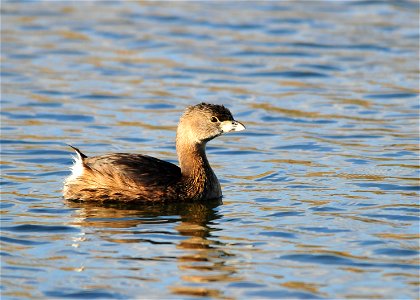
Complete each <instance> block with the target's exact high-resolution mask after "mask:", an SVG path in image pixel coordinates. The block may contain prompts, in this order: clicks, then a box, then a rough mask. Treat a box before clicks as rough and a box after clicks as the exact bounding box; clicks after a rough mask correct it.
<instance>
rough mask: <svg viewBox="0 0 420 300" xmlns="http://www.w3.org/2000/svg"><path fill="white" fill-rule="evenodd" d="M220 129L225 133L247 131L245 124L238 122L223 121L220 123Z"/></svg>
mask: <svg viewBox="0 0 420 300" xmlns="http://www.w3.org/2000/svg"><path fill="white" fill-rule="evenodd" d="M220 128H221V129H222V131H223V133H226V132H231V131H242V130H244V129H245V126H244V124H242V123H241V122H238V121H235V120H233V121H223V122H222V123H220Z"/></svg>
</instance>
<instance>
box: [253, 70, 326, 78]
mask: <svg viewBox="0 0 420 300" xmlns="http://www.w3.org/2000/svg"><path fill="white" fill-rule="evenodd" d="M245 76H248V77H288V78H323V77H328V75H327V74H323V73H318V72H309V71H267V72H252V73H247V74H245Z"/></svg>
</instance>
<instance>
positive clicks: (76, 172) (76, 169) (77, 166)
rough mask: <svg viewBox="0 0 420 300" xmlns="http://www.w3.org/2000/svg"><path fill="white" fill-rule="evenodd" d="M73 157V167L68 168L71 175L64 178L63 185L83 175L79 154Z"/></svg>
mask: <svg viewBox="0 0 420 300" xmlns="http://www.w3.org/2000/svg"><path fill="white" fill-rule="evenodd" d="M72 157H73V165H72V166H71V167H70V170H71V174H70V176H69V177H67V178H66V180H65V183H69V182H71V181H73V180H76V179H77V178H78V177H80V176H82V174H83V161H82V158H81V157H80V155H79V153H77V157H76V156H72Z"/></svg>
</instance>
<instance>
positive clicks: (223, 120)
mask: <svg viewBox="0 0 420 300" xmlns="http://www.w3.org/2000/svg"><path fill="white" fill-rule="evenodd" d="M244 129H245V126H244V124H242V123H241V122H238V121H236V120H235V119H234V118H233V116H232V113H231V112H230V111H229V109H227V108H226V107H225V106H224V105H218V104H208V103H204V102H202V103H200V104H196V105H192V106H188V107H187V108H186V109H185V111H184V113H183V114H182V116H181V117H180V119H179V123H178V127H177V131H176V152H177V156H178V161H179V166H177V165H175V164H172V163H170V162H167V161H164V160H161V159H158V158H155V157H152V156H148V155H142V154H137V153H110V154H105V155H100V156H93V157H88V156H87V155H85V154H83V153H82V152H81V151H80V150H79V149H78V148H76V147H74V146H70V145H69V146H70V147H72V148H73V149H74V151H75V152H76V157H74V164H73V165H72V166H71V168H70V169H71V174H70V176H68V177H67V178H66V179H65V181H64V187H63V197H64V199H66V200H77V201H100V202H123V203H136V202H139V203H142V202H147V203H154V202H194V201H209V200H216V199H221V198H222V190H221V187H220V183H219V180H218V179H217V177H216V174H215V173H214V171H213V170H212V168H211V166H210V163H209V162H208V160H207V156H206V144H207V142H209V141H211V140H212V139H214V138H216V137H218V136H220V135H222V134H225V133H228V132H234V131H242V130H244Z"/></svg>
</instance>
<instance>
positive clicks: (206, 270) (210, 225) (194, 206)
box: [67, 200, 237, 297]
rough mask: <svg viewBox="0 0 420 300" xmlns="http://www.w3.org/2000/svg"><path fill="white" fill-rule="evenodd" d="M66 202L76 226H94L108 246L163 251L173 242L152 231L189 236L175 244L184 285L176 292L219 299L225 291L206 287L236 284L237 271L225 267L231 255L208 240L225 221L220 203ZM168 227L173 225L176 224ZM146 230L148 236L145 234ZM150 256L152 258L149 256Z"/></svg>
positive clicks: (177, 286)
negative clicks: (134, 245) (145, 245)
mask: <svg viewBox="0 0 420 300" xmlns="http://www.w3.org/2000/svg"><path fill="white" fill-rule="evenodd" d="M67 203H68V205H69V206H71V207H73V208H76V210H75V212H76V214H75V215H74V224H75V225H78V226H81V227H88V228H90V230H92V228H93V229H94V232H95V233H97V234H98V235H100V237H101V238H102V239H105V240H107V241H109V242H115V243H142V242H148V243H150V244H153V245H155V246H153V247H159V244H173V243H174V242H173V239H168V240H166V241H165V240H162V239H158V240H156V239H154V238H153V234H154V233H157V234H159V236H162V232H163V233H165V230H167V229H168V227H169V228H173V229H175V230H176V231H177V232H178V235H179V236H182V237H185V239H181V240H180V241H178V242H177V243H176V248H177V249H181V250H183V251H181V254H179V252H176V253H177V254H176V257H175V258H173V259H176V263H177V265H178V270H179V271H180V277H181V279H182V281H180V282H178V283H175V285H174V286H171V287H170V292H171V293H173V294H177V295H192V296H211V297H218V296H222V292H221V291H220V290H217V289H210V288H208V285H209V284H210V283H212V282H220V281H223V282H229V281H236V280H237V279H236V278H235V274H236V270H235V267H234V266H232V265H229V264H227V263H226V260H227V258H229V257H231V256H232V254H229V253H227V252H226V251H225V250H223V248H224V247H223V246H224V244H223V243H221V242H220V240H216V239H210V237H212V236H213V233H214V232H215V231H217V230H219V229H216V228H215V226H214V224H217V222H216V221H217V220H218V219H220V218H221V217H222V216H221V215H220V213H219V212H218V211H217V210H216V208H217V207H218V206H219V205H220V204H221V201H219V200H218V201H214V202H211V203H175V204H165V205H126V204H125V205H123V204H107V205H106V206H104V205H98V204H95V203H77V202H67ZM170 223H173V226H171V225H170ZM150 225H153V226H150ZM160 225H161V226H160ZM116 228H118V230H117V231H116V230H115V229H116ZM146 228H147V230H148V231H147V233H148V234H144V233H145V231H144V229H146ZM162 228H164V229H162ZM118 236H120V237H121V236H123V237H124V238H119V237H118ZM127 236H129V238H127ZM145 236H149V238H145ZM150 236H152V238H150ZM152 251H153V250H152ZM157 252H160V251H159V250H158V251H157ZM152 253H153V252H152ZM146 255H149V256H150V252H149V253H147V254H146ZM138 259H140V260H141V259H142V258H138ZM166 259H167V257H166Z"/></svg>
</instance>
